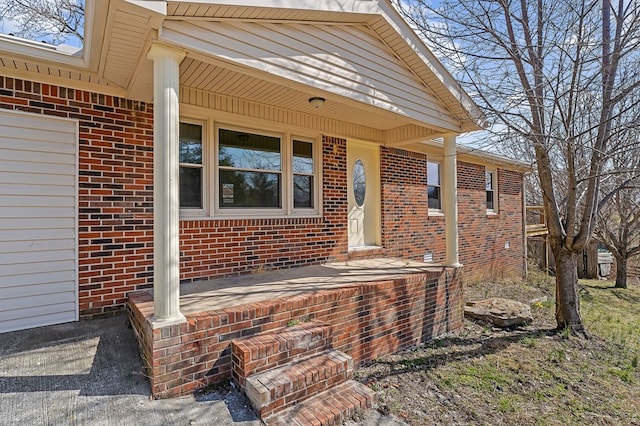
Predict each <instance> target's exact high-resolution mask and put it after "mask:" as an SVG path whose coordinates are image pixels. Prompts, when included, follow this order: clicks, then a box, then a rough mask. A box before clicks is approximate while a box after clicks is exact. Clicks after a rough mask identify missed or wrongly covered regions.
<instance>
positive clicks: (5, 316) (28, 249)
mask: <svg viewBox="0 0 640 426" xmlns="http://www.w3.org/2000/svg"><path fill="white" fill-rule="evenodd" d="M76 140H77V124H76V123H75V122H74V121H70V120H63V119H57V118H47V117H42V116H39V115H32V114H21V113H14V112H6V111H5V112H0V332H6V331H13V330H20V329H24V328H31V327H37V326H41V325H49V324H56V323H61V322H68V321H76V320H77V319H78V295H77V293H78V285H77V276H78V273H77V269H78V266H77V243H76V241H77V238H76V235H77V213H76V212H77V200H76V198H77V196H76V194H77V192H78V191H77V184H76V182H77V172H76V170H77V156H78V155H77V144H76Z"/></svg>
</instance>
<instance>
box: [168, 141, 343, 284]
mask: <svg viewBox="0 0 640 426" xmlns="http://www.w3.org/2000/svg"><path fill="white" fill-rule="evenodd" d="M322 153H323V161H322V176H323V178H322V193H323V196H324V199H323V215H322V217H321V218H294V217H291V218H279V219H242V220H239V219H214V220H189V221H182V222H181V224H180V225H181V229H180V277H181V279H182V280H183V281H193V280H201V279H206V278H215V277H221V276H225V275H233V274H239V273H247V272H252V271H253V272H255V271H265V270H271V269H282V268H290V267H294V266H303V265H309V264H319V263H325V262H328V261H337V260H344V259H345V258H346V255H347V245H348V241H347V220H346V217H347V163H346V141H345V140H344V139H339V138H332V137H326V136H325V137H323V140H322Z"/></svg>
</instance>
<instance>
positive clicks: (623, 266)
mask: <svg viewBox="0 0 640 426" xmlns="http://www.w3.org/2000/svg"><path fill="white" fill-rule="evenodd" d="M615 287H616V288H627V259H626V258H624V259H622V258H621V259H618V258H616V286H615Z"/></svg>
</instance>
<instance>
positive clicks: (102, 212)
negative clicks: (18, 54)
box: [0, 77, 153, 315]
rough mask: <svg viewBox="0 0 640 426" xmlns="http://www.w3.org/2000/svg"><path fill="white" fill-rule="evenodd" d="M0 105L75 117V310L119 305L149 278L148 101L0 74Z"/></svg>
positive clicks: (84, 312)
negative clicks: (77, 302) (77, 134)
mask: <svg viewBox="0 0 640 426" xmlns="http://www.w3.org/2000/svg"><path fill="white" fill-rule="evenodd" d="M0 108H3V109H10V110H15V111H26V112H31V113H36V114H44V115H48V116H57V117H64V118H71V119H75V120H78V123H79V132H80V144H79V145H80V146H79V163H80V167H79V169H80V170H79V197H78V198H79V238H78V240H79V241H78V251H79V286H80V288H79V297H80V313H81V315H93V314H99V313H105V312H107V311H110V310H120V309H122V307H123V306H124V304H125V302H126V297H127V294H128V293H129V292H131V291H133V290H138V289H141V288H144V287H147V286H150V285H151V282H152V281H151V280H152V274H153V272H152V267H153V231H152V228H153V221H152V220H153V109H152V106H151V105H149V104H145V103H139V102H133V101H129V100H126V99H120V98H116V97H113V96H105V95H98V94H95V93H89V92H86V91H82V90H74V89H66V88H63V87H58V86H52V85H48V84H40V83H32V82H29V81H23V80H17V79H13V78H8V77H0Z"/></svg>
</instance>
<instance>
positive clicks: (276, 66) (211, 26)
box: [161, 21, 460, 130]
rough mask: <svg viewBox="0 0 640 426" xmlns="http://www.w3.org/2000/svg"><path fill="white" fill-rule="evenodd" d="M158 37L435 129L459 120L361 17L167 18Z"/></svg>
mask: <svg viewBox="0 0 640 426" xmlns="http://www.w3.org/2000/svg"><path fill="white" fill-rule="evenodd" d="M161 39H162V40H165V41H168V42H170V43H173V44H176V45H178V46H181V47H183V48H185V49H188V50H189V51H190V52H196V53H197V54H200V55H202V56H199V58H200V59H201V60H206V59H202V58H206V57H207V56H208V57H212V58H214V59H215V60H216V61H222V62H223V63H226V64H229V65H234V66H236V67H242V68H245V69H246V70H247V74H250V73H251V72H253V73H255V72H258V73H259V77H260V78H263V79H271V80H272V81H273V82H276V83H278V82H279V83H282V81H283V80H282V79H284V81H290V82H295V83H296V84H298V85H299V86H298V87H307V88H309V87H311V88H316V89H319V90H323V91H327V92H331V93H334V94H336V95H339V96H343V97H346V98H348V99H351V100H354V101H358V102H362V103H364V104H366V105H371V106H375V107H377V108H380V109H382V110H386V111H391V112H393V113H395V114H398V115H400V116H403V117H407V118H411V119H413V120H417V121H419V122H420V123H422V124H426V125H429V126H434V127H438V128H441V129H448V130H456V129H459V126H460V122H459V121H458V120H457V119H456V118H455V117H453V116H452V114H451V113H450V112H449V111H448V109H447V108H446V107H445V106H444V104H443V103H442V102H441V101H440V99H439V98H438V97H437V96H435V95H434V93H433V91H432V90H431V89H430V88H428V87H427V86H426V85H425V84H424V82H422V81H421V80H420V79H419V78H418V77H416V75H414V74H412V73H411V71H409V68H408V67H407V66H406V64H404V63H402V61H401V60H400V59H398V57H397V56H395V54H394V53H393V52H392V51H391V49H389V48H388V47H387V46H386V45H385V44H384V43H383V42H382V41H381V40H380V39H379V38H378V37H377V36H376V35H375V33H373V32H372V31H371V30H369V29H368V28H367V27H366V26H364V25H329V24H324V25H322V24H319V25H312V24H278V23H251V22H204V21H194V22H184V21H180V22H179V21H168V22H165V23H164V24H163V28H162V32H161ZM265 40H269V42H268V43H265ZM256 76H258V74H256ZM278 79H279V80H278ZM276 80H277V81H276ZM194 83H197V81H194Z"/></svg>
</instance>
